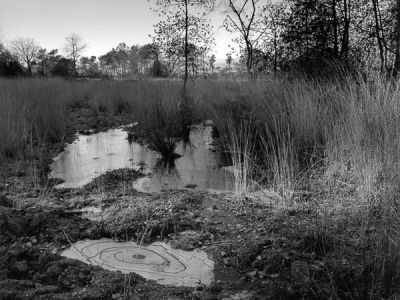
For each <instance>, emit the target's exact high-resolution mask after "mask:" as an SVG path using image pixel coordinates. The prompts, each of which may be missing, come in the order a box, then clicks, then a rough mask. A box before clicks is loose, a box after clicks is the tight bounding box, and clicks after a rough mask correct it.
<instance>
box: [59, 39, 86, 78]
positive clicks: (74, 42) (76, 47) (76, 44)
mask: <svg viewBox="0 0 400 300" xmlns="http://www.w3.org/2000/svg"><path fill="white" fill-rule="evenodd" d="M65 41H66V44H65V46H64V52H65V53H66V56H67V57H68V58H69V59H71V60H72V62H73V68H74V70H73V74H74V76H76V63H77V61H78V60H79V58H80V57H81V56H82V53H83V51H84V50H85V49H86V47H87V45H86V44H85V43H84V42H83V39H82V37H80V36H79V35H78V34H76V33H71V34H70V35H68V36H67V37H66V38H65Z"/></svg>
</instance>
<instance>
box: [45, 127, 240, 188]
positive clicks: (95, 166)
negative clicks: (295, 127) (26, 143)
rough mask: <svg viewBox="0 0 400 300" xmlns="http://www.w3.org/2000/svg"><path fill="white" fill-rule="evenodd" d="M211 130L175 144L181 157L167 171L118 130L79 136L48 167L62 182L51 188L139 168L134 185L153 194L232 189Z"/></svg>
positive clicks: (196, 130)
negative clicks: (174, 190)
mask: <svg viewBox="0 0 400 300" xmlns="http://www.w3.org/2000/svg"><path fill="white" fill-rule="evenodd" d="M211 131H212V127H211V126H193V128H192V130H191V132H190V137H189V142H188V143H179V144H178V145H177V148H176V153H178V154H180V155H182V157H180V158H178V159H177V160H176V161H175V166H174V167H173V168H165V167H162V166H160V163H159V160H160V156H159V155H158V154H157V153H156V152H154V151H151V150H149V149H148V148H147V147H146V146H143V145H140V144H138V143H129V142H128V140H127V132H126V131H124V130H123V129H122V128H117V129H112V130H109V131H107V132H100V133H96V134H92V135H79V136H78V138H77V139H76V140H75V141H74V142H73V143H71V144H69V145H68V146H67V147H66V149H65V151H63V152H62V153H60V154H59V155H58V156H57V157H56V158H55V159H54V161H53V163H52V165H51V169H52V172H51V174H50V176H51V177H53V178H59V179H62V180H64V182H63V183H62V184H59V185H58V186H57V188H63V187H70V188H75V187H81V186H83V185H85V184H87V183H89V182H90V181H91V180H93V178H95V177H97V176H99V175H101V174H104V173H106V172H107V171H110V170H114V169H120V168H133V169H136V170H139V169H140V170H142V171H143V172H144V173H145V174H148V176H147V177H143V178H141V179H140V180H138V181H137V182H136V183H135V184H134V187H135V188H136V189H138V190H140V191H147V192H157V191H160V190H162V189H168V188H193V189H201V190H219V191H221V190H222V191H225V190H228V191H229V190H232V189H233V182H234V180H233V174H232V173H231V172H229V171H227V170H225V169H224V168H221V167H220V165H221V155H220V154H218V153H217V152H213V151H211V146H210V144H211V142H212V136H211Z"/></svg>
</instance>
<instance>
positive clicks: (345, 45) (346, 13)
mask: <svg viewBox="0 0 400 300" xmlns="http://www.w3.org/2000/svg"><path fill="white" fill-rule="evenodd" d="M349 6H350V0H343V9H344V10H343V11H344V26H343V36H342V50H341V56H342V57H343V58H347V55H348V52H349V35H350V33H349V31H350V11H349Z"/></svg>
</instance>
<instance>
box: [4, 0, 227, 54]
mask: <svg viewBox="0 0 400 300" xmlns="http://www.w3.org/2000/svg"><path fill="white" fill-rule="evenodd" d="M151 6H153V7H154V4H151V3H149V2H148V1H147V0H68V1H67V0H0V41H1V42H3V43H4V44H6V45H7V42H9V41H11V40H13V39H15V38H17V37H29V38H33V39H34V40H36V41H37V42H38V43H39V44H40V45H41V47H42V48H46V49H47V50H48V51H50V50H51V49H55V48H56V49H59V50H60V51H61V49H62V48H63V45H64V44H65V37H66V36H67V35H69V34H71V33H77V34H79V35H80V36H81V37H82V38H83V40H84V41H85V42H86V44H87V49H86V51H85V53H84V55H85V56H91V55H95V56H97V57H98V56H100V55H102V54H105V53H107V52H108V51H109V50H111V48H113V47H116V46H117V45H118V44H119V43H120V42H125V43H126V44H127V45H129V46H132V45H134V44H135V45H136V44H139V45H143V44H146V43H149V42H151V38H150V37H149V34H153V32H154V30H153V25H154V24H156V23H157V22H158V21H159V20H160V17H158V15H157V13H155V12H154V11H151V9H150V7H151ZM210 18H211V21H212V24H213V25H214V33H215V38H216V42H217V46H216V47H215V50H214V51H213V54H215V55H216V57H217V60H219V61H223V60H224V59H225V58H226V54H227V53H228V52H229V47H228V45H229V44H232V42H231V39H232V35H231V34H230V33H228V32H226V30H225V29H224V28H223V26H222V24H223V20H224V16H223V14H222V13H220V12H217V11H216V12H213V13H212V14H211V15H210Z"/></svg>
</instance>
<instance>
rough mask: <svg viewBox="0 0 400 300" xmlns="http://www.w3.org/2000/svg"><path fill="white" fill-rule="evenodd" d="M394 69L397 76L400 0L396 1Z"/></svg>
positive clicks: (399, 54)
mask: <svg viewBox="0 0 400 300" xmlns="http://www.w3.org/2000/svg"><path fill="white" fill-rule="evenodd" d="M394 70H395V71H394V72H395V74H394V75H396V76H397V74H398V72H399V71H400V0H397V1H396V49H395V63H394Z"/></svg>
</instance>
